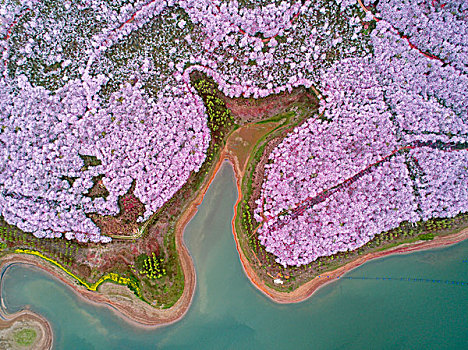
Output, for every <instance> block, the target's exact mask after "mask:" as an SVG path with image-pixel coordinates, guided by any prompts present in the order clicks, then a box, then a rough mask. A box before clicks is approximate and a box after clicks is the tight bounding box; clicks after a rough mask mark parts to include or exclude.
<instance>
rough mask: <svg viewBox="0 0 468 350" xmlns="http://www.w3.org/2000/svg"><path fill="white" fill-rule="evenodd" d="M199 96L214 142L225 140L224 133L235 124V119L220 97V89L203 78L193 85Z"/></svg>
mask: <svg viewBox="0 0 468 350" xmlns="http://www.w3.org/2000/svg"><path fill="white" fill-rule="evenodd" d="M193 86H194V88H195V89H196V90H197V92H198V94H199V95H200V96H201V98H202V99H203V102H204V104H205V107H206V112H207V114H208V127H209V128H210V130H211V132H212V135H213V139H214V141H215V142H216V141H219V140H222V139H223V136H224V133H225V132H224V131H225V129H226V128H229V127H230V126H231V125H233V124H234V118H233V117H232V116H231V113H230V111H229V109H228V108H227V107H226V104H225V103H224V101H223V100H222V99H221V98H219V97H218V87H217V86H216V84H215V83H214V82H213V81H211V80H208V79H205V78H201V79H199V80H197V81H196V82H195V83H194V84H193Z"/></svg>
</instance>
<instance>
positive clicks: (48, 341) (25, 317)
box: [0, 282, 54, 350]
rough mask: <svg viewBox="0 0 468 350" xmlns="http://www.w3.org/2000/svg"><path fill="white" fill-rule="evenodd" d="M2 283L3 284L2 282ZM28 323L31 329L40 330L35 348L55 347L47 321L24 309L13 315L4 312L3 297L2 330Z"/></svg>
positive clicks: (0, 312) (0, 327)
mask: <svg viewBox="0 0 468 350" xmlns="http://www.w3.org/2000/svg"><path fill="white" fill-rule="evenodd" d="M0 283H1V282H0ZM17 323H20V324H24V323H27V324H29V326H30V327H31V328H36V329H39V330H40V333H41V334H40V335H39V339H36V340H34V343H33V344H34V346H35V347H36V348H38V349H44V350H46V349H47V350H49V349H52V347H53V342H54V336H53V332H52V326H51V325H50V323H49V321H47V319H46V318H45V317H43V316H41V315H39V314H37V313H35V312H33V311H31V310H28V309H24V310H21V311H18V312H15V313H13V314H8V313H6V312H5V311H4V303H3V296H1V307H0V330H6V329H8V328H11V327H14V326H15V324H17Z"/></svg>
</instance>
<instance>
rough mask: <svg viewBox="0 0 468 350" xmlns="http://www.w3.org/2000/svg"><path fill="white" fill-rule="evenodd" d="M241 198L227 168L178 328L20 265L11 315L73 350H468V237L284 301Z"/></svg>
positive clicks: (205, 221)
mask: <svg viewBox="0 0 468 350" xmlns="http://www.w3.org/2000/svg"><path fill="white" fill-rule="evenodd" d="M236 198H237V190H236V186H235V183H234V174H233V171H232V168H231V166H230V165H229V164H228V163H225V164H224V165H223V166H222V167H221V169H220V170H219V172H218V174H217V175H216V177H215V179H214V180H213V183H212V185H211V187H210V188H209V190H208V192H207V193H206V196H205V198H204V201H203V203H202V204H201V206H200V207H199V211H198V213H197V214H196V216H195V217H194V218H193V219H192V221H191V222H190V223H189V224H188V226H187V228H186V230H185V234H184V235H185V241H186V244H187V246H188V249H189V251H190V253H191V255H192V257H193V259H194V262H195V268H196V271H197V288H196V293H195V296H194V301H193V303H192V306H191V308H190V310H189V311H188V313H187V315H186V316H185V317H184V318H183V319H182V320H181V321H179V322H177V323H175V324H173V325H170V326H166V327H161V328H158V329H154V330H144V329H138V328H135V327H133V326H130V325H129V324H127V323H126V322H125V321H123V320H121V319H120V318H118V317H117V316H116V315H115V314H114V313H113V312H112V311H110V310H109V309H107V308H105V307H96V306H95V305H91V304H89V303H86V302H84V301H82V300H81V299H79V298H78V297H77V296H76V295H75V294H74V293H73V292H72V290H71V289H70V287H68V286H66V285H64V284H63V283H61V282H59V281H57V280H55V279H54V278H52V277H50V276H48V275H47V274H45V273H44V272H42V271H40V270H39V269H37V268H33V267H28V266H26V265H19V264H18V265H14V266H12V267H10V268H9V269H8V271H7V272H6V273H5V277H4V284H3V290H2V293H3V296H4V298H5V303H6V308H7V311H8V312H15V311H18V310H20V309H22V308H24V307H26V306H28V307H30V309H32V310H33V311H35V312H37V313H39V314H41V315H43V316H44V317H46V318H47V319H48V320H49V321H50V323H51V325H52V328H53V330H54V343H55V348H56V349H66V350H71V349H77V350H88V349H467V348H468V316H467V312H468V284H467V283H466V282H468V241H465V242H462V243H459V244H457V245H454V246H451V247H448V248H442V249H433V250H428V251H421V252H416V253H412V254H409V255H398V256H390V257H386V258H383V259H379V260H375V261H371V262H368V263H366V264H364V265H363V266H361V267H359V268H357V269H355V270H353V271H351V272H350V273H348V274H347V275H346V277H347V278H342V279H340V280H338V281H337V282H334V283H332V284H329V285H327V286H325V287H323V288H322V289H320V290H319V291H318V292H317V293H315V294H314V295H313V296H312V297H311V298H309V299H308V300H306V301H304V302H302V303H297V304H290V305H279V304H275V303H274V302H272V301H270V300H269V299H268V298H266V297H265V296H264V295H263V294H261V293H260V292H259V291H257V290H256V289H255V288H254V287H253V285H252V284H251V283H250V281H249V280H248V279H247V277H246V276H245V275H244V271H243V269H242V266H241V263H240V261H239V257H238V254H237V251H236V248H235V242H234V239H233V236H232V232H231V220H232V216H233V205H234V203H235V202H236ZM361 277H362V278H364V279H361ZM377 277H378V278H379V279H376V278H377ZM382 277H386V278H387V279H385V280H383V279H382ZM388 278H392V279H388ZM401 278H405V279H404V280H401ZM406 278H410V280H407V279H406ZM414 279H416V280H414ZM432 280H434V281H432ZM438 280H440V282H438Z"/></svg>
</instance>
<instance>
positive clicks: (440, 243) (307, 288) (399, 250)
mask: <svg viewBox="0 0 468 350" xmlns="http://www.w3.org/2000/svg"><path fill="white" fill-rule="evenodd" d="M231 163H232V164H233V162H232V161H231ZM234 174H235V178H236V187H237V192H238V196H237V201H236V203H235V204H234V217H233V219H232V221H231V227H232V234H233V236H234V241H235V242H236V250H237V253H238V255H239V259H240V261H241V264H242V268H243V270H244V273H245V275H246V276H247V278H248V279H249V280H250V282H251V283H252V284H253V285H254V286H255V287H256V288H257V289H258V290H259V291H260V292H262V293H263V294H264V295H265V296H267V297H268V298H269V299H270V300H272V301H274V302H276V303H279V304H291V303H300V302H302V301H305V300H307V299H309V298H310V297H311V296H312V295H313V294H314V293H315V292H317V291H318V290H319V289H320V288H322V287H323V286H325V285H327V284H329V283H332V282H334V281H337V280H339V278H340V277H341V276H343V275H344V274H346V273H348V272H349V271H351V270H354V269H355V268H357V267H359V266H361V265H363V264H364V263H366V262H368V261H371V260H375V259H380V258H383V257H386V256H389V255H394V254H409V253H412V252H416V251H422V250H428V249H435V248H442V247H446V246H449V245H453V244H456V243H460V242H462V241H464V240H465V239H468V228H464V229H462V230H461V231H460V232H457V233H454V234H450V235H447V236H443V237H440V236H436V237H435V238H434V239H433V240H430V241H416V242H413V243H404V244H401V245H398V246H396V247H391V248H389V249H387V250H384V251H379V252H370V253H367V254H365V255H363V256H360V257H358V258H357V259H355V260H353V261H351V262H349V263H347V264H345V265H343V266H341V267H339V268H337V269H335V270H332V271H330V272H324V273H323V274H320V275H319V276H317V277H315V278H314V279H312V280H310V281H308V282H306V283H304V284H302V285H301V286H299V287H298V288H296V289H294V290H293V291H292V292H279V291H277V290H275V289H272V288H271V287H269V286H267V285H266V283H265V281H263V280H262V279H261V278H259V276H258V274H257V273H256V272H255V269H254V268H253V267H252V266H251V264H250V262H249V261H248V259H247V257H246V256H245V254H244V251H243V250H242V247H241V245H240V242H239V239H238V237H237V231H236V225H235V221H236V218H237V209H238V206H239V203H240V202H241V200H242V192H241V184H242V179H243V177H244V174H243V173H242V172H238V168H237V169H236V167H234ZM322 277H324V278H322Z"/></svg>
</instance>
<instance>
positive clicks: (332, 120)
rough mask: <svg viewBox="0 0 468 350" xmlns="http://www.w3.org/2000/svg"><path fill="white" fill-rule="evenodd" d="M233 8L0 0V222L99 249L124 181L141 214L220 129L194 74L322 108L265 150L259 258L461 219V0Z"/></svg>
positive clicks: (218, 112) (285, 258) (235, 89)
mask: <svg viewBox="0 0 468 350" xmlns="http://www.w3.org/2000/svg"><path fill="white" fill-rule="evenodd" d="M242 4H244V2H242ZM242 4H241V3H239V2H238V1H220V0H215V1H211V0H210V1H208V0H180V1H176V0H145V1H136V2H127V1H125V0H119V1H109V0H93V1H87V0H79V1H59V2H58V1H34V0H23V1H10V0H6V1H4V2H2V4H1V5H0V20H1V22H0V38H1V40H0V50H1V53H2V55H1V58H0V59H1V61H0V70H1V71H0V74H1V78H0V79H1V84H0V158H1V163H0V215H1V216H2V217H3V218H4V219H5V220H6V221H7V222H8V223H10V224H13V225H15V226H17V227H18V228H19V229H21V230H23V231H27V232H32V233H33V234H34V235H35V236H36V237H62V236H63V237H65V238H66V239H76V240H78V241H80V242H89V241H91V242H102V243H106V242H109V241H110V240H111V239H110V237H107V236H105V235H103V234H101V230H100V228H99V227H98V226H97V225H96V222H94V221H93V220H92V219H91V218H90V217H92V214H97V215H117V214H118V213H119V211H120V208H119V205H118V203H119V198H121V197H122V196H124V195H125V194H127V193H128V191H129V189H130V188H131V187H132V184H134V190H133V195H134V196H135V197H136V198H138V200H139V201H140V202H141V203H142V204H143V205H144V213H143V214H142V215H141V216H139V218H138V221H139V222H143V221H146V220H148V219H149V218H150V217H151V216H152V215H153V214H154V213H155V212H157V210H158V209H159V208H161V207H162V206H163V205H164V204H165V203H167V202H168V201H169V200H170V199H171V198H172V197H173V195H174V194H175V193H176V192H177V191H178V190H179V189H180V188H181V187H182V186H183V185H184V184H185V183H186V182H187V180H188V179H189V177H190V176H191V175H192V174H193V173H194V172H198V171H199V170H200V169H201V167H202V165H203V164H204V162H205V161H206V160H207V159H208V158H209V156H210V155H209V154H207V153H208V152H209V149H210V145H213V144H217V143H219V142H220V140H222V136H223V135H222V134H221V132H220V130H218V124H216V123H214V121H217V122H219V123H223V125H231V124H232V123H234V120H233V119H232V117H231V116H230V115H229V114H228V113H227V112H225V110H224V109H223V108H224V107H223V106H224V105H223V104H222V101H220V99H219V98H218V97H216V94H215V93H214V92H213V91H211V90H210V89H211V88H210V86H211V85H209V84H208V85H206V86H205V83H204V82H203V81H198V83H196V84H198V85H194V84H193V82H192V80H191V74H192V73H195V72H201V73H203V74H205V75H207V76H209V77H210V79H212V80H213V81H214V82H215V83H216V85H217V87H218V89H219V90H220V91H221V92H222V93H224V94H225V95H226V96H229V97H253V98H260V97H265V96H268V95H271V94H274V93H279V92H282V91H291V90H292V89H293V88H294V87H298V86H305V87H306V88H309V87H315V88H316V90H317V91H318V96H319V98H320V99H321V102H320V103H321V111H320V112H321V113H322V118H320V119H315V118H311V119H309V120H307V121H306V122H304V123H303V124H301V125H300V126H297V127H296V128H295V129H294V130H293V131H292V132H291V133H290V134H289V135H288V136H287V137H286V138H285V139H284V140H283V141H282V142H281V143H280V144H279V145H278V146H277V147H276V148H275V149H274V150H273V151H272V152H271V154H270V155H269V162H268V164H267V166H266V169H265V179H264V181H263V183H262V184H261V186H262V188H261V194H260V197H259V198H258V199H257V202H256V207H255V208H251V210H252V216H254V220H256V221H257V222H258V223H259V224H260V225H261V226H260V227H259V229H258V231H257V232H258V238H259V240H260V242H261V243H262V244H263V245H264V246H265V247H266V249H267V251H269V252H271V253H273V254H274V255H275V256H276V257H277V262H279V263H281V264H283V265H303V264H307V263H309V262H311V261H313V260H315V259H316V258H317V257H320V256H327V255H332V254H335V253H336V252H340V251H346V250H351V249H355V248H356V247H359V246H362V245H363V244H365V243H366V242H368V241H369V240H370V239H372V237H374V236H375V235H376V234H378V233H380V232H382V231H386V230H389V229H392V228H395V227H397V226H398V225H399V224H400V223H401V222H402V221H410V222H415V221H418V220H421V219H424V220H425V219H427V218H431V217H451V216H454V215H456V214H458V213H460V212H466V205H467V203H468V198H467V196H468V194H467V187H468V186H467V185H468V184H467V181H468V180H467V176H466V174H467V172H466V166H467V164H468V158H467V157H468V156H467V152H466V145H467V137H468V125H467V123H468V121H467V120H468V118H467V112H466V107H467V106H468V94H467V91H466V86H468V76H467V69H466V68H467V66H466V65H467V47H468V43H467V39H466V38H467V37H468V36H467V35H465V34H466V31H467V30H468V26H467V11H468V9H467V5H466V3H465V2H464V1H461V0H458V1H457V0H453V1H451V0H449V1H447V2H444V3H443V4H442V3H440V2H439V1H432V2H430V1H418V2H414V1H403V0H401V1H396V0H385V1H379V2H377V3H376V5H374V4H373V3H371V2H369V1H364V2H362V1H359V2H357V1H355V0H334V1H332V0H317V1H310V0H305V1H274V2H272V3H271V4H268V5H264V4H263V2H262V4H260V3H257V2H255V1H250V2H248V3H247V4H244V5H242ZM205 90H206V91H205ZM204 91H205V92H204ZM218 107H219V108H218ZM90 159H91V160H93V161H88V162H87V161H86V160H90ZM439 174H443V178H441V177H439V176H438V175H439ZM96 179H98V180H99V183H100V186H101V191H100V192H97V194H96V193H94V191H92V189H93V186H95V182H96ZM91 192H92V193H93V195H90V193H91Z"/></svg>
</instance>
